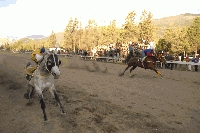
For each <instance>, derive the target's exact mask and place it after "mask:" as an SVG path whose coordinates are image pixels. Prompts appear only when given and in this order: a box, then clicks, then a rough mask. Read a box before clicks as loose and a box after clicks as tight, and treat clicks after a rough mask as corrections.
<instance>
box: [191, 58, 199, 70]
mask: <svg viewBox="0 0 200 133" xmlns="http://www.w3.org/2000/svg"><path fill="white" fill-rule="evenodd" d="M192 62H194V63H198V62H199V57H198V56H196V58H194V59H193V60H192ZM194 67H195V72H198V65H195V66H194Z"/></svg>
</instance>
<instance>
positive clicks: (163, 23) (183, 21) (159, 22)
mask: <svg viewBox="0 0 200 133" xmlns="http://www.w3.org/2000/svg"><path fill="white" fill-rule="evenodd" d="M196 17H200V14H190V13H185V14H180V15H176V16H169V17H164V18H161V19H154V20H153V23H154V25H155V26H156V27H157V28H158V29H159V30H158V31H157V38H160V37H162V35H163V33H164V31H165V29H166V28H167V27H169V26H173V27H178V26H179V27H184V26H188V25H190V24H192V22H193V20H194V19H195V18H196ZM28 38H34V39H36V38H44V36H43V35H33V36H28ZM56 38H57V43H62V42H63V32H58V33H56ZM5 42H7V39H6V38H0V45H1V43H5Z"/></svg>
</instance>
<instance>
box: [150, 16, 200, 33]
mask: <svg viewBox="0 0 200 133" xmlns="http://www.w3.org/2000/svg"><path fill="white" fill-rule="evenodd" d="M196 17H200V14H190V13H185V14H181V15H177V16H169V17H164V18H161V19H154V20H153V23H154V25H155V26H156V27H158V28H159V30H158V31H157V34H158V35H159V36H162V35H163V33H164V31H165V29H166V28H168V27H170V26H173V27H174V28H175V27H184V26H188V25H190V24H192V22H193V20H194V19H195V18H196Z"/></svg>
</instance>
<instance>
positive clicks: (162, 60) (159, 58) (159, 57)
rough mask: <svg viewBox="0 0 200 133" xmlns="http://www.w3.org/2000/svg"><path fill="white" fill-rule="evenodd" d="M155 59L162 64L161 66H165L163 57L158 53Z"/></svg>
mask: <svg viewBox="0 0 200 133" xmlns="http://www.w3.org/2000/svg"><path fill="white" fill-rule="evenodd" d="M157 59H158V60H159V61H160V62H162V63H163V64H166V63H167V62H166V59H165V57H164V56H162V54H161V53H158V54H157Z"/></svg>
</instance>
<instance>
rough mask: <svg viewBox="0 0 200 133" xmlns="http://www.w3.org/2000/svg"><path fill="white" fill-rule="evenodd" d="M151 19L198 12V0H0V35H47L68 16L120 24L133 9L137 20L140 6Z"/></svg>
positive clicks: (60, 29)
mask: <svg viewBox="0 0 200 133" xmlns="http://www.w3.org/2000/svg"><path fill="white" fill-rule="evenodd" d="M144 9H145V10H147V11H151V13H152V14H153V18H154V19H159V18H162V17H167V16H174V15H179V14H184V13H195V14H197V13H200V0H190V1H189V0H0V36H15V37H20V38H21V37H25V36H30V35H44V36H48V35H50V34H51V31H52V30H53V31H54V32H63V31H64V29H65V27H66V25H67V23H68V21H69V19H70V17H72V18H75V17H77V18H78V19H79V20H81V22H82V24H83V26H86V24H87V22H88V20H89V19H95V20H96V22H97V23H98V25H108V24H109V22H110V21H112V20H114V19H115V20H116V21H117V25H118V26H121V25H122V24H123V23H124V22H125V17H126V16H127V15H128V13H129V12H131V11H133V10H135V12H136V14H137V20H136V21H138V20H139V17H140V15H141V13H142V11H143V10H144Z"/></svg>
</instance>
